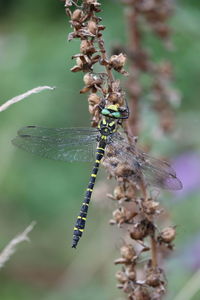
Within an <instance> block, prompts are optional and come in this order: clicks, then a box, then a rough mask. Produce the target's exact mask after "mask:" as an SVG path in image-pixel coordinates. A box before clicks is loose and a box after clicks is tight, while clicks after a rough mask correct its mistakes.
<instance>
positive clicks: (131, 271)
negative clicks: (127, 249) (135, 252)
mask: <svg viewBox="0 0 200 300" xmlns="http://www.w3.org/2000/svg"><path fill="white" fill-rule="evenodd" d="M126 275H127V277H128V279H129V280H132V281H135V280H136V271H135V265H133V264H131V265H128V266H127V267H126Z"/></svg>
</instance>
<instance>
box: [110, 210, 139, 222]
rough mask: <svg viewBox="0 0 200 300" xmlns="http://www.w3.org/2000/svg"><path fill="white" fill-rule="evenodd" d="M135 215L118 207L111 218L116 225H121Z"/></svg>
mask: <svg viewBox="0 0 200 300" xmlns="http://www.w3.org/2000/svg"><path fill="white" fill-rule="evenodd" d="M134 216H135V214H133V212H131V211H130V210H128V209H126V208H125V207H120V208H118V209H116V210H114V211H113V218H114V220H115V222H116V223H118V224H123V223H125V222H127V221H129V220H131V219H132V218H133V217H134Z"/></svg>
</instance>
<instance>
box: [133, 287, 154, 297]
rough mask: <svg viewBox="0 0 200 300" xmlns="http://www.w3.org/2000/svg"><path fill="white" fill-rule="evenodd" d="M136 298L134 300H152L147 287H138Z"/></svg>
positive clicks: (135, 293) (135, 292)
mask: <svg viewBox="0 0 200 300" xmlns="http://www.w3.org/2000/svg"><path fill="white" fill-rule="evenodd" d="M134 297H135V298H133V299H137V300H151V299H152V298H151V296H150V294H149V292H148V290H147V289H146V288H145V287H141V286H139V287H137V288H136V289H135V291H134Z"/></svg>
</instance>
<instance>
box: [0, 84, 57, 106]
mask: <svg viewBox="0 0 200 300" xmlns="http://www.w3.org/2000/svg"><path fill="white" fill-rule="evenodd" d="M54 89H55V87H51V86H38V87H36V88H34V89H32V90H29V91H27V92H25V93H23V94H21V95H18V96H16V97H14V98H12V99H10V100H8V101H6V102H5V103H4V104H2V105H1V106H0V112H2V111H4V110H6V109H7V108H8V107H10V106H11V105H13V104H15V103H17V102H19V101H21V100H23V99H25V98H27V97H29V96H31V95H32V94H37V93H40V92H42V91H44V90H54Z"/></svg>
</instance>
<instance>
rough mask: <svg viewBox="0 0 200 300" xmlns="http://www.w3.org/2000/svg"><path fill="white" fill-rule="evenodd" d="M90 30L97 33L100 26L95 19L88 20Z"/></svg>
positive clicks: (94, 33)
mask: <svg viewBox="0 0 200 300" xmlns="http://www.w3.org/2000/svg"><path fill="white" fill-rule="evenodd" d="M88 30H89V31H90V32H91V33H92V34H93V35H96V34H97V32H98V26H97V23H96V22H94V21H89V22H88Z"/></svg>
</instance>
